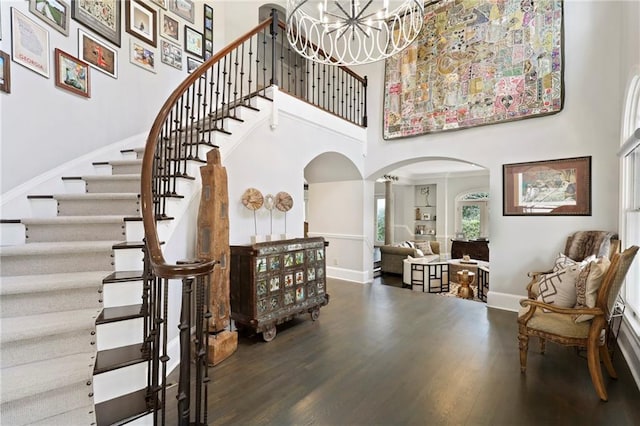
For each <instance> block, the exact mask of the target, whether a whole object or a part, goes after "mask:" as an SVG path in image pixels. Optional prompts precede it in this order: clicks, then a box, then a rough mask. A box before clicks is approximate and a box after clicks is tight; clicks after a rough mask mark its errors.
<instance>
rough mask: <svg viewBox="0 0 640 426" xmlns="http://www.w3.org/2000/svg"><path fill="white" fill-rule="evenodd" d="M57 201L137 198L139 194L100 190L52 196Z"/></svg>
mask: <svg viewBox="0 0 640 426" xmlns="http://www.w3.org/2000/svg"><path fill="white" fill-rule="evenodd" d="M53 197H54V198H55V199H56V200H59V201H73V200H137V199H138V198H140V195H139V194H137V193H134V192H102V193H83V194H56V195H54V196H53Z"/></svg>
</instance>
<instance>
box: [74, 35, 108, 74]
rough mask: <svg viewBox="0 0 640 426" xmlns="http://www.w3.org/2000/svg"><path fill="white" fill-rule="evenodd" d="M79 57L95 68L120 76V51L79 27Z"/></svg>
mask: <svg viewBox="0 0 640 426" xmlns="http://www.w3.org/2000/svg"><path fill="white" fill-rule="evenodd" d="M78 58H80V60H82V61H85V62H87V63H89V65H91V66H92V67H93V68H95V69H97V70H98V71H100V72H103V73H105V74H107V75H108V76H110V77H113V78H118V52H117V51H116V50H115V49H112V48H111V47H109V46H108V45H107V44H105V43H103V42H102V41H100V40H98V39H97V38H95V37H93V36H92V35H90V34H89V33H86V32H84V31H82V30H81V29H80V28H78Z"/></svg>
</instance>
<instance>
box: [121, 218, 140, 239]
mask: <svg viewBox="0 0 640 426" xmlns="http://www.w3.org/2000/svg"><path fill="white" fill-rule="evenodd" d="M124 223H125V238H126V239H127V241H142V240H144V225H143V223H142V221H141V220H125V222H124Z"/></svg>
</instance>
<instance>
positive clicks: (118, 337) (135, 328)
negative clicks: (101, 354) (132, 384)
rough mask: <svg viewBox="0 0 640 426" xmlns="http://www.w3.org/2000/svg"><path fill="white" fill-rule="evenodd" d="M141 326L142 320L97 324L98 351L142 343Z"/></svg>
mask: <svg viewBox="0 0 640 426" xmlns="http://www.w3.org/2000/svg"><path fill="white" fill-rule="evenodd" d="M143 326H144V321H143V319H142V318H135V319H131V320H127V321H119V322H111V323H107V324H98V325H97V326H96V329H97V336H98V350H99V351H104V350H106V349H113V348H117V347H120V346H128V345H133V344H135V343H142V340H143V336H142V334H143ZM123 393H125V392H123Z"/></svg>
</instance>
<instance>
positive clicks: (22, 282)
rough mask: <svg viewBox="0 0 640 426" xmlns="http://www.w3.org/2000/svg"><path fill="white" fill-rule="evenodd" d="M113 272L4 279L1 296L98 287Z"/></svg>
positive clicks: (2, 279) (19, 276) (1, 280)
mask: <svg viewBox="0 0 640 426" xmlns="http://www.w3.org/2000/svg"><path fill="white" fill-rule="evenodd" d="M111 274H113V271H90V272H69V273H63V274H40V275H18V276H14V277H2V278H0V282H2V286H0V295H2V296H6V295H10V294H24V293H40V292H54V291H61V290H72V289H80V288H87V287H97V286H99V285H101V284H102V282H103V280H104V279H105V278H107V277H108V276H110V275H111Z"/></svg>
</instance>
